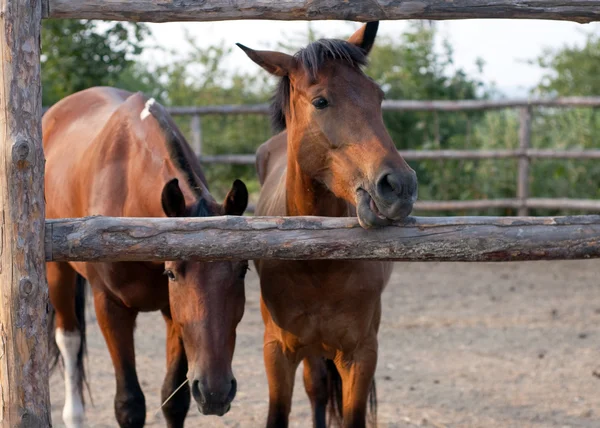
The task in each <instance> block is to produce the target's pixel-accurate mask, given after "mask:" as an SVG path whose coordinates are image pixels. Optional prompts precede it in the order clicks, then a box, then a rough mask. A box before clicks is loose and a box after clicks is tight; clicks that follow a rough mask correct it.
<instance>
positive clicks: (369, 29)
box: [348, 21, 379, 54]
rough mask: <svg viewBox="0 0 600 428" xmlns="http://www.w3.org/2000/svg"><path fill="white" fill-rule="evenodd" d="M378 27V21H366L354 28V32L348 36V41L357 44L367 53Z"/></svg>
mask: <svg viewBox="0 0 600 428" xmlns="http://www.w3.org/2000/svg"><path fill="white" fill-rule="evenodd" d="M378 28H379V21H372V22H367V23H366V24H365V25H363V26H362V27H360V28H359V29H358V30H356V33H354V34H353V35H351V36H350V38H349V39H348V43H352V44H353V45H356V46H358V47H359V48H361V49H362V50H364V51H365V52H366V53H367V54H369V52H371V48H372V47H373V44H375V36H376V35H377V29H378Z"/></svg>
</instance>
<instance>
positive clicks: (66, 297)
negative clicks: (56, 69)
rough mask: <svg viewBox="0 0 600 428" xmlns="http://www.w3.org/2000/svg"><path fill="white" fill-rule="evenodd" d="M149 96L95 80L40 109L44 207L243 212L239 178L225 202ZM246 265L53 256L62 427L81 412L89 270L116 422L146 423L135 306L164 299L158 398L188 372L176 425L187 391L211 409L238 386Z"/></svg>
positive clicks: (53, 211) (50, 212) (171, 414)
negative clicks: (234, 365) (112, 381)
mask: <svg viewBox="0 0 600 428" xmlns="http://www.w3.org/2000/svg"><path fill="white" fill-rule="evenodd" d="M153 101H154V100H153V99H151V100H146V98H145V97H144V96H143V95H142V94H141V93H135V94H132V93H130V92H126V91H123V90H119V89H116V88H109V87H96V88H91V89H87V90H84V91H81V92H78V93H76V94H73V95H70V96H68V97H66V98H64V99H63V100H61V101H60V102H58V103H57V104H55V105H54V106H53V107H52V108H50V109H49V110H48V112H47V113H46V114H45V115H44V117H43V120H42V128H43V142H44V152H45V156H46V177H45V184H46V194H45V195H46V214H47V217H48V218H65V217H84V216H90V215H105V216H115V217H166V216H169V217H204V216H214V215H242V214H243V212H244V210H245V209H246V205H247V202H248V192H247V189H246V186H245V185H244V183H242V182H241V181H239V180H236V181H235V182H234V183H233V186H232V188H231V190H230V191H229V193H228V194H227V196H226V198H225V201H224V202H223V204H219V203H217V202H215V200H214V198H213V197H212V196H211V194H210V193H209V191H208V186H207V184H206V180H205V177H204V174H203V172H202V170H201V168H200V164H199V162H198V160H197V159H196V157H195V156H194V154H193V152H192V150H191V149H190V147H189V146H188V144H187V142H186V141H185V138H184V137H183V136H182V135H181V132H180V131H179V130H178V129H177V127H176V126H175V124H174V122H173V121H172V119H171V118H170V117H169V115H168V114H167V113H166V111H165V110H164V108H163V107H162V106H160V104H158V103H155V102H153ZM247 269H248V262H247V261H218V262H204V261H189V260H188V261H185V260H184V261H169V262H164V263H163V262H119V263H85V262H69V263H48V264H47V275H48V287H49V294H50V301H51V303H52V306H53V308H54V310H55V326H56V330H55V340H56V345H57V348H58V351H59V353H60V356H62V359H63V362H64V369H65V393H66V394H65V404H64V409H63V414H62V415H63V420H64V422H65V424H66V425H67V427H69V428H71V427H81V426H83V424H84V410H83V395H82V385H83V383H84V372H83V353H84V351H85V322H84V321H85V313H84V307H85V299H84V298H83V297H82V296H83V290H84V287H85V282H84V281H85V280H87V281H88V282H89V284H90V286H91V290H92V292H93V299H94V306H95V309H96V316H97V319H98V324H99V326H100V329H101V331H102V334H103V335H104V339H105V341H106V344H107V346H108V350H109V352H110V356H111V359H112V363H113V366H114V370H115V376H116V393H115V399H114V408H115V409H114V410H115V414H116V419H117V422H118V423H119V425H120V426H121V427H142V426H143V425H144V423H145V417H146V408H145V399H144V394H143V392H142V389H141V387H140V384H139V382H138V378H137V374H136V368H135V350H134V342H133V334H134V324H135V321H136V317H137V315H138V313H139V312H143V311H161V312H162V316H163V318H164V321H165V323H166V326H167V343H166V355H167V375H166V377H165V379H164V383H163V386H162V392H161V397H162V399H163V400H165V399H166V398H167V397H168V396H170V395H171V394H172V393H173V392H174V391H175V390H176V389H177V388H178V387H179V386H180V385H182V384H184V383H185V382H186V380H187V383H185V387H183V388H182V389H180V390H179V391H178V392H177V393H176V394H175V395H174V396H173V398H172V399H171V400H170V401H168V403H167V404H166V405H165V406H164V407H163V414H164V416H165V419H166V422H167V425H168V426H169V427H183V423H184V419H185V417H186V414H187V412H188V409H189V405H190V401H191V399H190V391H191V395H192V396H193V398H194V400H195V401H196V403H197V405H198V408H199V410H200V412H201V413H203V414H210V415H219V416H220V415H223V414H225V413H226V412H227V411H228V410H229V408H230V404H231V402H232V400H233V398H234V396H235V393H236V380H235V378H234V376H233V373H232V370H231V360H232V358H233V352H234V347H235V330H236V326H237V324H238V323H239V321H240V320H241V318H242V315H243V313H244V304H245V294H244V276H245V274H246V271H247ZM163 273H164V274H163ZM84 278H85V280H84Z"/></svg>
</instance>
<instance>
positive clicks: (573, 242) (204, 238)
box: [46, 215, 600, 261]
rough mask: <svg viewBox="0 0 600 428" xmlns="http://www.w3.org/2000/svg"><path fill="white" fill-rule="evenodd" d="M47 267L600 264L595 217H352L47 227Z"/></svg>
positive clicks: (599, 226)
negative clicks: (383, 222) (379, 223)
mask: <svg viewBox="0 0 600 428" xmlns="http://www.w3.org/2000/svg"><path fill="white" fill-rule="evenodd" d="M46 227H47V229H46V259H47V260H55V261H62V260H73V261H136V260H139V261H144V260H178V259H303V260H309V259H383V260H402V261H408V260H412V261H440V260H446V261H517V260H552V259H585V258H598V257H600V216H597V215H595V216H574V217H529V218H527V217H526V218H521V217H437V218H436V217H411V218H409V219H408V220H407V221H406V222H404V223H403V224H395V225H391V226H388V227H384V228H381V229H373V230H364V229H362V228H361V227H360V226H359V225H358V222H357V220H356V218H335V217H206V218H151V219H150V218H115V217H100V216H99V217H88V218H84V219H60V220H48V221H47V226H46Z"/></svg>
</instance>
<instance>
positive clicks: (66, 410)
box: [55, 328, 84, 428]
mask: <svg viewBox="0 0 600 428" xmlns="http://www.w3.org/2000/svg"><path fill="white" fill-rule="evenodd" d="M55 340H56V344H57V345H58V349H59V350H60V353H61V355H62V357H63V361H64V364H65V406H64V407H63V413H62V417H63V422H64V423H65V425H66V427H67V428H83V421H84V412H83V397H82V391H79V390H78V388H77V383H78V380H79V376H80V374H79V373H78V372H77V354H78V353H79V346H80V345H81V337H80V336H79V331H77V330H75V331H64V330H63V329H62V328H57V329H56V335H55Z"/></svg>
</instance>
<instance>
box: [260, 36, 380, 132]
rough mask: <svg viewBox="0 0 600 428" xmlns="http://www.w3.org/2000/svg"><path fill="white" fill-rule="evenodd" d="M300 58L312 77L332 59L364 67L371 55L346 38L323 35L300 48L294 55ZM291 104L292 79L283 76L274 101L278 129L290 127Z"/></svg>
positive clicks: (298, 60)
mask: <svg viewBox="0 0 600 428" xmlns="http://www.w3.org/2000/svg"><path fill="white" fill-rule="evenodd" d="M294 58H295V59H296V61H297V62H298V63H299V64H300V65H301V66H302V67H303V68H304V71H305V72H306V73H307V74H308V75H309V76H310V78H311V79H312V80H316V79H317V77H318V74H319V72H320V71H321V70H322V69H323V68H324V67H325V65H326V64H327V63H328V61H332V60H333V61H341V62H343V63H344V64H346V65H349V66H350V67H351V68H355V69H357V70H360V69H361V67H362V66H364V65H366V64H367V62H368V60H367V55H366V52H365V51H364V50H362V49H361V48H359V47H358V46H356V45H354V44H352V43H349V42H347V41H345V40H338V39H320V40H317V41H315V42H312V43H310V44H309V45H308V46H306V47H305V48H303V49H300V50H299V51H298V52H296V54H295V55H294ZM289 106H290V79H289V77H288V76H284V77H282V78H281V79H280V81H279V84H278V85H277V88H276V90H275V94H274V96H273V98H272V101H271V125H272V127H273V129H274V130H275V131H276V132H280V131H283V130H285V129H286V123H285V121H286V116H287V114H288V112H289Z"/></svg>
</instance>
